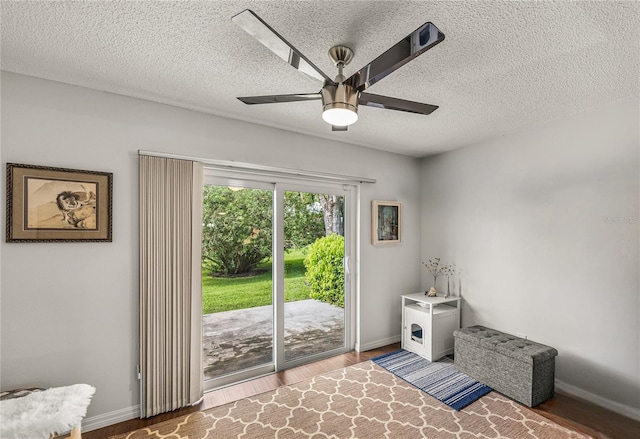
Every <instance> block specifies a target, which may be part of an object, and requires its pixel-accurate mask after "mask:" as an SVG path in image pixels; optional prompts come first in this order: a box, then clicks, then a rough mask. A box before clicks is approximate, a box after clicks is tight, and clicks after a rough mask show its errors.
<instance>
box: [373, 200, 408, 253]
mask: <svg viewBox="0 0 640 439" xmlns="http://www.w3.org/2000/svg"><path fill="white" fill-rule="evenodd" d="M401 241H402V203H400V202H398V201H378V200H374V201H372V202H371V243H372V244H373V245H385V244H398V243H400V242H401Z"/></svg>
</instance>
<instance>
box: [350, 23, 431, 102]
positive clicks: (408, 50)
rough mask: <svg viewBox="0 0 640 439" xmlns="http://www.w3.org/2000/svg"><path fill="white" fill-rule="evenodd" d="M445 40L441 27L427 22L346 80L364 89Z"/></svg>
mask: <svg viewBox="0 0 640 439" xmlns="http://www.w3.org/2000/svg"><path fill="white" fill-rule="evenodd" d="M443 40H444V34H443V33H442V32H440V29H438V28H437V27H435V25H433V23H430V22H427V23H425V24H423V25H422V26H420V27H419V28H418V29H416V30H415V31H413V32H412V33H410V34H409V35H407V36H406V37H405V38H403V39H402V40H401V41H399V42H398V43H397V44H395V45H394V46H393V47H391V48H390V49H389V50H387V51H386V52H384V53H383V54H382V55H380V56H379V57H377V58H376V59H374V60H373V61H371V62H370V63H369V64H367V65H366V66H364V67H363V68H361V69H360V70H358V71H357V72H356V73H354V74H353V75H351V77H350V78H349V79H347V81H346V82H347V84H349V85H351V86H352V87H355V88H357V89H358V90H360V91H363V90H365V89H367V88H368V87H371V86H372V85H373V84H375V83H376V82H378V81H380V80H381V79H383V78H384V77H385V76H387V75H389V74H390V73H393V72H395V71H396V70H398V69H399V68H400V67H402V66H403V65H405V64H406V63H408V62H409V61H411V60H412V59H414V58H416V57H418V56H420V55H422V54H423V53H424V52H426V51H427V50H429V49H431V48H432V47H433V46H435V45H436V44H438V43H440V42H442V41H443Z"/></svg>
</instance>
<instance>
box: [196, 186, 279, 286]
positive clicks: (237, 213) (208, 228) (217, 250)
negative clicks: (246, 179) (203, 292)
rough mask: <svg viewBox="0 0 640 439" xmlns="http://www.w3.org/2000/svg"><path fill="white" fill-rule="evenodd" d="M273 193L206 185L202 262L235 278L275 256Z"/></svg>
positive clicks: (215, 270)
mask: <svg viewBox="0 0 640 439" xmlns="http://www.w3.org/2000/svg"><path fill="white" fill-rule="evenodd" d="M271 204H272V193H271V191H268V190H246V189H245V190H239V191H233V190H231V189H229V188H227V187H221V186H205V187H204V198H203V212H202V214H203V228H202V259H203V262H204V264H205V266H206V267H208V268H209V269H210V270H211V271H213V272H217V273H221V274H225V275H235V274H240V273H247V272H249V271H251V270H254V269H255V268H256V266H257V265H258V263H259V262H260V261H262V260H264V259H265V258H268V257H270V256H271V230H272V214H271V210H272V209H271Z"/></svg>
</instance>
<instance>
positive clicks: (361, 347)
mask: <svg viewBox="0 0 640 439" xmlns="http://www.w3.org/2000/svg"><path fill="white" fill-rule="evenodd" d="M399 341H400V334H398V335H395V336H393V337H387V338H381V339H380V340H375V341H370V342H369V343H364V344H360V343H356V351H358V352H364V351H369V350H371V349H377V348H380V347H382V346H386V345H389V344H393V343H398V342H399Z"/></svg>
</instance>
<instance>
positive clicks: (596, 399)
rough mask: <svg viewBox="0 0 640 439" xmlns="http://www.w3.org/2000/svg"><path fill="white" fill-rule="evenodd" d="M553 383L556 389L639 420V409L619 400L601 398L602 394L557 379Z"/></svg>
mask: <svg viewBox="0 0 640 439" xmlns="http://www.w3.org/2000/svg"><path fill="white" fill-rule="evenodd" d="M555 385H556V387H557V388H558V390H562V391H563V392H565V393H568V394H570V395H571V396H575V397H577V398H581V399H584V400H586V401H589V402H592V403H594V404H596V405H599V406H600V407H604V408H606V409H608V410H611V411H612V412H616V413H619V414H621V415H623V416H626V417H628V418H631V419H635V420H636V421H640V409H637V408H634V407H629V406H628V405H624V404H620V403H619V402H615V401H611V400H610V399H607V398H603V397H602V396H598V395H595V394H593V393H591V392H587V391H586V390H583V389H580V388H579V387H576V386H572V385H571V384H567V383H564V382H562V381H559V380H555Z"/></svg>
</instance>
